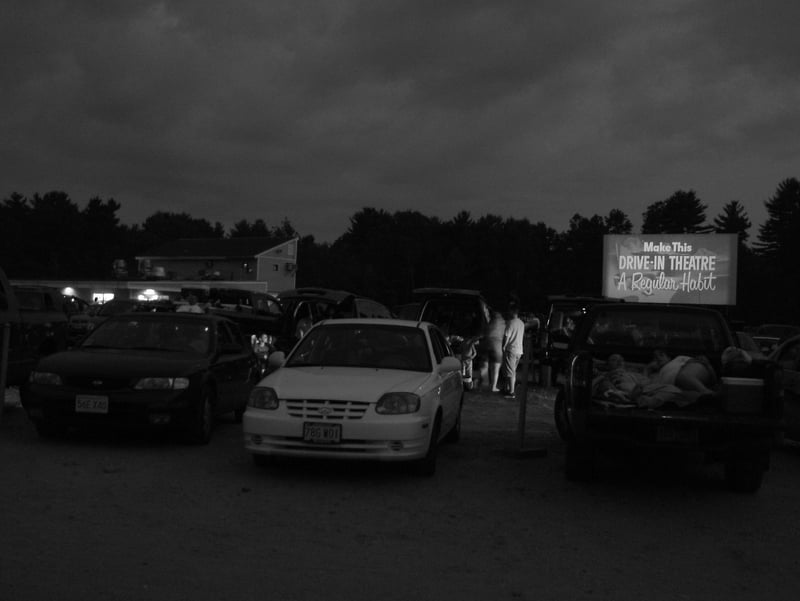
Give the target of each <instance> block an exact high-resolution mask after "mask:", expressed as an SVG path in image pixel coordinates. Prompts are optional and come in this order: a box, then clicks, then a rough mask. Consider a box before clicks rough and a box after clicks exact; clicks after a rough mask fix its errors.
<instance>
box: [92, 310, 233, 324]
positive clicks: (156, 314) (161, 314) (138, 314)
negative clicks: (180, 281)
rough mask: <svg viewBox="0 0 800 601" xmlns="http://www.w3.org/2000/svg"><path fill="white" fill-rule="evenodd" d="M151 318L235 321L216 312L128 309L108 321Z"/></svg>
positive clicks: (112, 316)
mask: <svg viewBox="0 0 800 601" xmlns="http://www.w3.org/2000/svg"><path fill="white" fill-rule="evenodd" d="M131 318H135V319H140V320H141V319H149V320H153V321H175V320H189V321H192V320H194V321H197V320H206V321H212V322H217V321H227V322H229V323H235V322H234V321H233V320H231V319H228V318H227V317H225V316H224V315H218V314H216V313H189V312H188V311H187V312H181V311H126V312H124V313H117V314H116V315H111V316H110V317H109V318H108V319H107V320H106V321H120V320H124V319H131Z"/></svg>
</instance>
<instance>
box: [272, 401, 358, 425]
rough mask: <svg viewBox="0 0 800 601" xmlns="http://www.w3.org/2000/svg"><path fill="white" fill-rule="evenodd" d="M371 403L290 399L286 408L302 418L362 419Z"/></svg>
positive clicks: (293, 415) (293, 414) (291, 413)
mask: <svg viewBox="0 0 800 601" xmlns="http://www.w3.org/2000/svg"><path fill="white" fill-rule="evenodd" d="M368 407H369V403H365V402H361V401H330V400H322V399H289V400H287V401H286V410H287V411H288V413H289V415H291V416H292V417H299V418H301V419H331V420H348V419H361V418H362V417H364V414H365V413H366V412H367V408H368Z"/></svg>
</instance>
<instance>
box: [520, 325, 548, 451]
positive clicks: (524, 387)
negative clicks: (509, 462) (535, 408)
mask: <svg viewBox="0 0 800 601" xmlns="http://www.w3.org/2000/svg"><path fill="white" fill-rule="evenodd" d="M532 361H533V340H532V336H531V335H530V334H528V333H527V332H526V334H525V338H524V352H523V354H522V359H521V361H520V362H521V364H522V374H521V376H522V381H521V382H520V387H519V388H520V390H519V420H518V423H517V430H518V435H519V442H518V447H517V454H518V455H522V456H525V457H544V456H545V455H547V449H545V448H544V447H536V448H531V447H529V448H526V447H525V421H526V418H527V410H528V377H529V375H530V365H531V363H532Z"/></svg>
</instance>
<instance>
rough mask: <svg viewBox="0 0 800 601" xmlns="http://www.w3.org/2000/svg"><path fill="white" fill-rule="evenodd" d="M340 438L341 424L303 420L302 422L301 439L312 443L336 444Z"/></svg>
mask: <svg viewBox="0 0 800 601" xmlns="http://www.w3.org/2000/svg"><path fill="white" fill-rule="evenodd" d="M341 440H342V425H341V424H321V423H318V422H305V423H304V424H303V441H304V442H311V443H314V444H336V443H338V442H341Z"/></svg>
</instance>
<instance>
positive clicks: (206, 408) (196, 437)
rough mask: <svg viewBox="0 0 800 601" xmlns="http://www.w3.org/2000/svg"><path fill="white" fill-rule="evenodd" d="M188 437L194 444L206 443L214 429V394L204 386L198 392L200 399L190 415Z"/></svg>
mask: <svg viewBox="0 0 800 601" xmlns="http://www.w3.org/2000/svg"><path fill="white" fill-rule="evenodd" d="M192 417H193V419H192V425H191V431H190V433H189V437H190V440H191V442H193V443H194V444H208V443H209V442H210V441H211V432H212V430H213V429H214V394H213V392H212V391H211V389H210V388H209V387H208V386H206V387H205V388H203V390H202V392H201V393H200V399H199V400H198V403H197V406H196V407H195V410H194V415H193V416H192Z"/></svg>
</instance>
